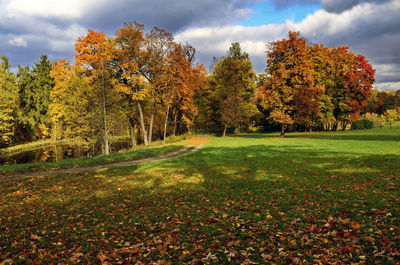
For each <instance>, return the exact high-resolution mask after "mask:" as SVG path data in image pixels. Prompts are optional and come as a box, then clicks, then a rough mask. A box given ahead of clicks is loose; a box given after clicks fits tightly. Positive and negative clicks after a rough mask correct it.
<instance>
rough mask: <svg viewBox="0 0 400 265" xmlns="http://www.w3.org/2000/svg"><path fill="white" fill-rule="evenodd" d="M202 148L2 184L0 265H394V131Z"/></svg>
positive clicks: (399, 153)
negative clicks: (163, 157)
mask: <svg viewBox="0 0 400 265" xmlns="http://www.w3.org/2000/svg"><path fill="white" fill-rule="evenodd" d="M209 140H210V142H209V143H208V144H207V145H206V146H205V147H203V148H202V149H201V150H200V151H198V152H196V153H193V154H191V155H189V156H186V157H181V158H175V159H171V160H168V161H163V162H156V163H149V164H144V165H138V166H132V167H125V168H114V169H102V170H99V171H96V172H88V173H85V174H73V175H70V174H66V175H57V176H51V177H39V178H34V179H29V180H21V181H12V182H4V183H0V194H1V196H0V231H1V234H0V263H1V261H2V260H9V261H12V262H13V263H46V264H48V263H51V262H53V263H55V264H57V263H59V262H64V263H67V264H74V263H77V262H82V263H87V262H89V261H90V262H91V263H95V264H97V263H103V264H118V262H120V263H133V264H135V262H137V261H140V262H142V263H143V264H151V263H154V264H169V263H171V264H186V263H190V264H242V263H243V264H256V263H258V264H262V263H269V264H271V263H277V264H292V263H294V264H300V263H317V264H318V263H319V262H320V263H322V264H333V263H334V262H338V263H344V264H350V263H355V264H371V263H375V262H378V263H380V264H396V263H397V264H398V262H399V260H400V187H399V185H400V128H398V127H397V128H393V129H389V128H385V129H381V130H380V129H374V130H368V131H346V132H335V133H297V134H287V138H285V139H281V138H279V137H278V135H277V134H243V135H238V136H233V137H225V138H220V137H215V136H210V137H209ZM157 262H158V263H157Z"/></svg>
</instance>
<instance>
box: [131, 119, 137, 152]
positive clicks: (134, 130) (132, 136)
mask: <svg viewBox="0 0 400 265" xmlns="http://www.w3.org/2000/svg"><path fill="white" fill-rule="evenodd" d="M129 129H130V133H131V142H132V147H135V146H136V144H137V142H136V125H135V124H134V125H132V122H130V121H129Z"/></svg>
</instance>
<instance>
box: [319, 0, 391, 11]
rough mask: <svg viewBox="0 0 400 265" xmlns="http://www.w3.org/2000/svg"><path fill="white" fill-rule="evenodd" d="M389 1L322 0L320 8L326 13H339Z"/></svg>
mask: <svg viewBox="0 0 400 265" xmlns="http://www.w3.org/2000/svg"><path fill="white" fill-rule="evenodd" d="M388 1H390V0H322V6H323V7H324V9H325V10H326V11H328V12H332V13H341V12H343V11H346V10H349V9H352V8H353V7H355V6H357V5H360V4H363V3H376V4H382V3H385V2H388Z"/></svg>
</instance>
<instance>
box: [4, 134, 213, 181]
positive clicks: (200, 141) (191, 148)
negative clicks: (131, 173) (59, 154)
mask: <svg viewBox="0 0 400 265" xmlns="http://www.w3.org/2000/svg"><path fill="white" fill-rule="evenodd" d="M207 142H208V138H207V137H206V136H198V137H195V138H193V139H191V140H189V141H188V143H189V144H190V145H188V146H185V147H183V148H181V149H178V150H176V151H174V152H171V153H167V154H163V155H158V156H153V157H148V158H143V159H137V160H129V161H122V162H115V163H110V164H103V165H95V166H87V167H77V168H65V169H57V170H50V171H40V172H24V173H16V174H12V175H4V176H0V183H1V182H5V181H10V180H18V179H26V178H31V177H38V176H45V175H54V174H64V173H79V172H85V171H91V170H96V169H101V168H112V167H126V166H133V165H140V164H144V163H150V162H158V161H163V160H167V159H171V158H176V157H182V156H186V155H189V154H192V153H194V152H196V151H198V150H200V149H201V148H202V147H203V146H204V144H206V143H207Z"/></svg>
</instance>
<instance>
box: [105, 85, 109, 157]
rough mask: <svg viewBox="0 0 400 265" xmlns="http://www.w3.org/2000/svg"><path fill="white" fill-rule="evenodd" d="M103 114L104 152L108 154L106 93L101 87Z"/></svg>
mask: <svg viewBox="0 0 400 265" xmlns="http://www.w3.org/2000/svg"><path fill="white" fill-rule="evenodd" d="M103 115H104V154H105V155H109V154H110V146H109V145H108V132H107V131H108V128H107V109H106V93H105V91H104V89H103Z"/></svg>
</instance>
